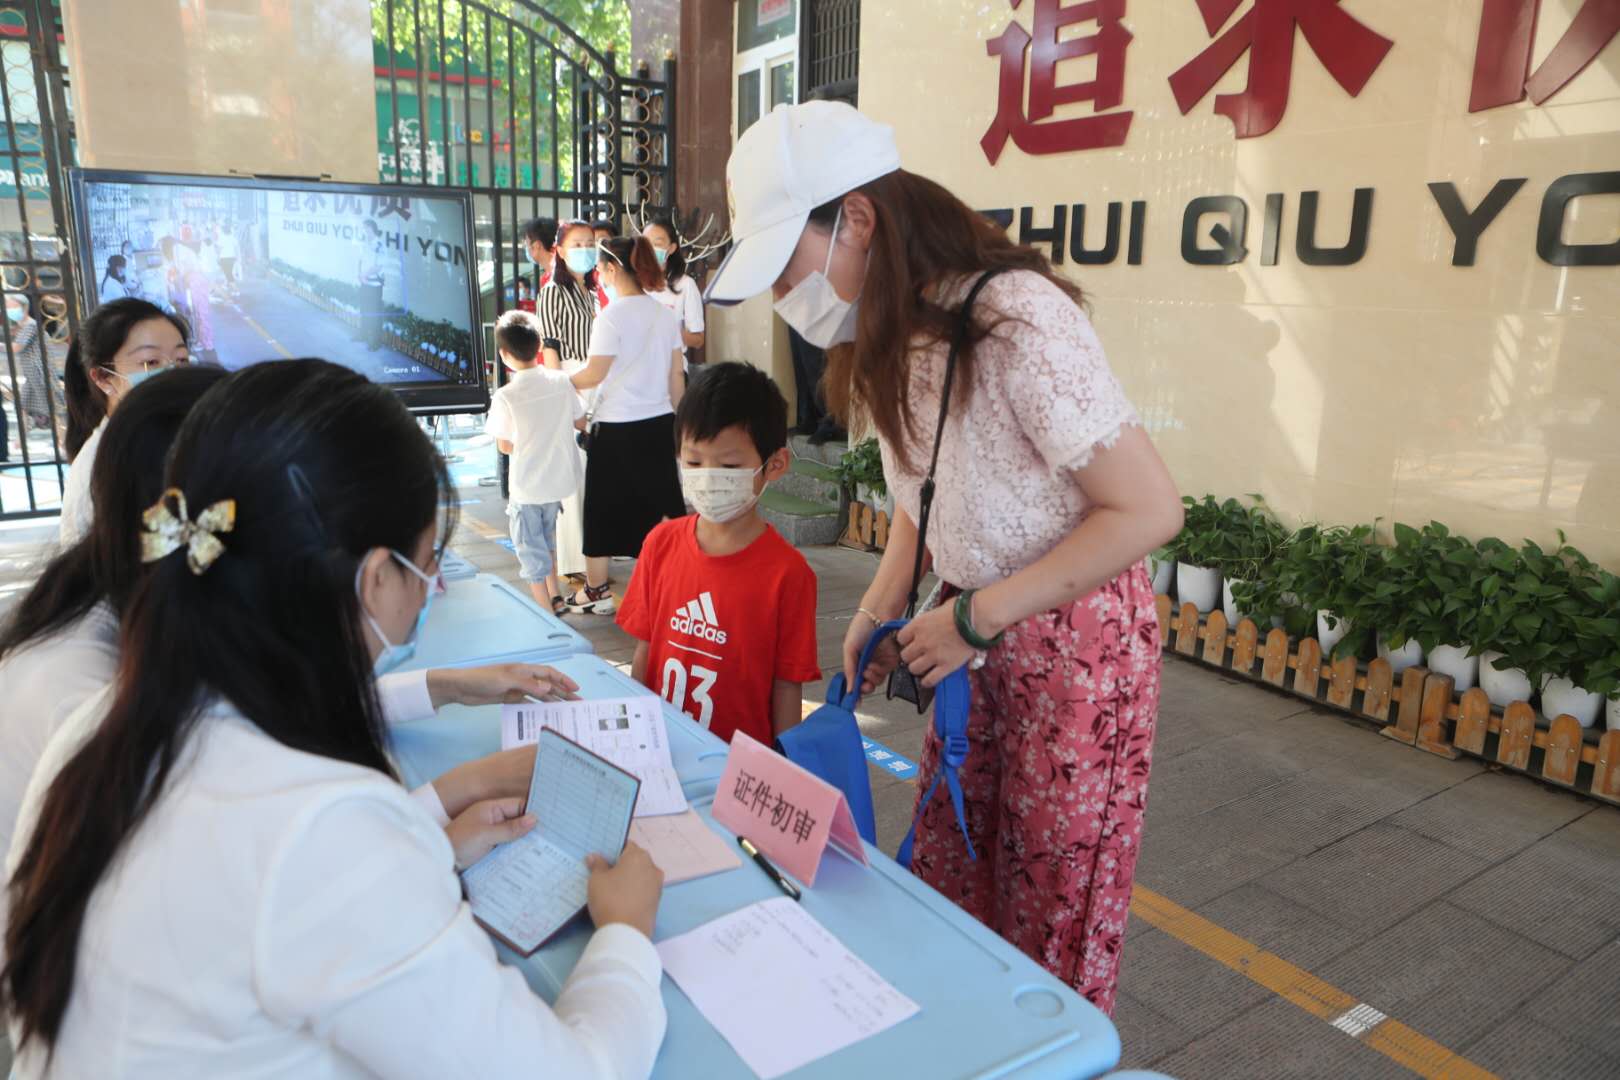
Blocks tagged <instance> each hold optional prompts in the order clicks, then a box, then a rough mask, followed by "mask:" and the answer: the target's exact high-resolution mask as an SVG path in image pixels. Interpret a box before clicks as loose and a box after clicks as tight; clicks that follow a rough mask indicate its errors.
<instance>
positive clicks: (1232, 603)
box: [1221, 580, 1244, 626]
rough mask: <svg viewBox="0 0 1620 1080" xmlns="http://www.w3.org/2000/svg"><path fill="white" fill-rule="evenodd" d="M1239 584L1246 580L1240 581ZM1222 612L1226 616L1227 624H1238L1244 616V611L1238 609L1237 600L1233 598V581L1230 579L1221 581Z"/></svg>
mask: <svg viewBox="0 0 1620 1080" xmlns="http://www.w3.org/2000/svg"><path fill="white" fill-rule="evenodd" d="M1238 584H1239V585H1242V584H1244V582H1242V581H1239V582H1238ZM1221 613H1222V614H1223V615H1225V616H1226V625H1227V626H1236V625H1237V624H1238V620H1239V619H1241V618H1243V614H1244V613H1243V612H1241V611H1239V610H1238V607H1237V601H1236V600H1234V599H1232V582H1231V581H1230V580H1226V581H1223V582H1221Z"/></svg>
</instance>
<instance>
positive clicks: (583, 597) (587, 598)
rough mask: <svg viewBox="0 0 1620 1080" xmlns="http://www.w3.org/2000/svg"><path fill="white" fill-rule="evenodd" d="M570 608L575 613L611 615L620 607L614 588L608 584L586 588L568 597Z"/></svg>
mask: <svg viewBox="0 0 1620 1080" xmlns="http://www.w3.org/2000/svg"><path fill="white" fill-rule="evenodd" d="M567 603H568V610H569V611H571V612H573V613H574V614H575V615H611V614H613V612H614V610H615V609H616V608H617V607H618V601H617V600H615V599H614V598H613V590H612V589H610V588H609V587H608V586H606V585H599V586H597V587H596V588H594V589H593V588H591V587H590V586H589V585H587V586H586V587H585V588H583V589H581V590H579V591H578V592H576V593H575V594H574V595H573V596H570V597H569V598H568V601H567Z"/></svg>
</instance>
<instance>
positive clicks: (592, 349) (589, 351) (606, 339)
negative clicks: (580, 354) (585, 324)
mask: <svg viewBox="0 0 1620 1080" xmlns="http://www.w3.org/2000/svg"><path fill="white" fill-rule="evenodd" d="M616 322H617V320H616V319H615V318H614V317H613V316H611V315H609V314H608V311H607V309H604V310H603V312H602V314H600V315H598V316H597V317H596V321H595V322H593V323H591V343H590V345H589V346H588V347H586V349H585V355H586V356H587V357H590V356H618V355H619V328H618V326H617V325H616Z"/></svg>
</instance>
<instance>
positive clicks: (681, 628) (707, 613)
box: [669, 593, 726, 645]
mask: <svg viewBox="0 0 1620 1080" xmlns="http://www.w3.org/2000/svg"><path fill="white" fill-rule="evenodd" d="M669 628H670V629H671V630H673V631H675V632H676V633H677V634H690V635H692V636H693V637H695V638H702V639H703V640H704V641H712V642H713V643H714V644H716V645H724V644H725V643H726V632H725V631H724V630H722V629H720V617H719V616H718V615H716V614H715V613H714V598H713V597H712V596H710V595H709V594H708V593H704V594H703V595H702V596H699V597H698V598H697V599H696V600H691V601H688V602H687V605H686V606H685V607H683V608H681V609H680V610H679V611H677V612H675V614H673V615H671V616H670V617H669Z"/></svg>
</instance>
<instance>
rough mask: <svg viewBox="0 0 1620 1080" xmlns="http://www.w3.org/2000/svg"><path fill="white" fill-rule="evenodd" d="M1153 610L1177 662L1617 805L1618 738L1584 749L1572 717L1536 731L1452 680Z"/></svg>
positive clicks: (1193, 610)
mask: <svg viewBox="0 0 1620 1080" xmlns="http://www.w3.org/2000/svg"><path fill="white" fill-rule="evenodd" d="M1158 604H1159V628H1160V632H1161V634H1162V635H1163V642H1164V646H1165V648H1166V649H1169V650H1172V651H1174V652H1176V653H1177V654H1179V655H1181V656H1185V657H1189V658H1191V659H1194V660H1198V661H1200V662H1202V663H1204V664H1207V665H1209V666H1210V667H1214V668H1218V669H1220V670H1221V671H1223V672H1226V673H1229V674H1232V675H1237V676H1239V677H1242V678H1246V679H1251V680H1254V681H1255V682H1261V683H1265V684H1267V685H1269V686H1273V687H1276V688H1277V689H1279V690H1286V691H1289V692H1291V693H1294V694H1297V695H1299V696H1300V697H1302V698H1305V699H1307V700H1309V701H1312V702H1315V703H1317V704H1320V705H1328V706H1331V707H1333V708H1336V709H1341V710H1343V711H1345V712H1348V713H1352V714H1354V715H1356V716H1360V717H1362V718H1364V719H1367V720H1371V721H1373V722H1374V723H1377V724H1381V725H1383V727H1382V729H1381V734H1383V735H1385V736H1387V737H1389V738H1391V739H1394V740H1396V741H1397V742H1401V743H1405V744H1406V745H1408V746H1415V747H1417V748H1418V749H1420V750H1426V751H1428V752H1429V753H1431V754H1437V755H1439V756H1440V757H1444V758H1451V759H1454V758H1457V757H1459V756H1461V755H1463V754H1468V755H1470V756H1473V757H1478V758H1484V759H1485V760H1486V761H1490V762H1493V763H1495V764H1497V765H1500V766H1502V767H1503V768H1507V769H1514V770H1517V771H1519V772H1523V773H1528V774H1530V775H1532V776H1535V777H1539V778H1540V779H1542V780H1545V781H1548V782H1549V783H1553V784H1557V785H1559V786H1561V787H1566V788H1570V789H1572V790H1575V791H1578V792H1580V793H1581V794H1585V795H1591V796H1592V797H1593V798H1597V799H1602V800H1604V801H1606V802H1611V803H1615V804H1617V805H1620V731H1609V732H1604V733H1603V734H1602V736H1601V737H1600V738H1599V739H1598V740H1597V741H1596V742H1595V743H1592V742H1587V741H1586V739H1585V733H1584V732H1583V730H1582V728H1581V725H1580V723H1579V722H1578V721H1576V719H1575V718H1574V717H1573V716H1560V717H1558V718H1557V719H1556V720H1554V721H1553V722H1552V725H1551V727H1549V728H1546V729H1542V728H1538V727H1537V726H1536V713H1535V710H1533V709H1532V708H1531V707H1530V706H1529V704H1527V703H1526V702H1522V701H1521V702H1516V703H1514V704H1512V705H1509V706H1508V707H1507V709H1506V710H1505V711H1498V710H1495V709H1493V708H1492V707H1491V702H1490V699H1489V698H1487V697H1486V696H1485V691H1483V690H1481V689H1479V688H1478V687H1475V688H1474V689H1472V690H1469V691H1467V692H1466V693H1464V694H1462V695H1461V696H1459V695H1457V694H1456V692H1455V688H1454V686H1453V683H1452V679H1451V676H1449V675H1441V674H1438V673H1436V672H1431V671H1429V670H1428V669H1426V668H1423V667H1412V668H1407V669H1406V670H1405V671H1404V672H1402V673H1401V677H1400V678H1399V679H1398V680H1397V679H1396V678H1395V677H1394V675H1393V673H1392V672H1391V671H1390V666H1389V662H1388V661H1386V660H1383V659H1377V660H1374V661H1372V663H1370V664H1367V665H1362V664H1360V663H1358V662H1357V660H1356V659H1355V657H1345V658H1344V659H1341V660H1337V661H1335V660H1332V659H1331V658H1326V657H1324V656H1323V655H1322V647H1321V645H1320V644H1319V643H1318V642H1317V641H1316V639H1315V638H1303V639H1300V640H1298V641H1294V640H1293V639H1291V638H1290V637H1289V636H1288V634H1287V632H1286V631H1283V630H1272V631H1270V632H1269V633H1267V634H1266V635H1265V636H1264V638H1262V637H1261V634H1260V628H1259V627H1258V626H1256V625H1255V623H1254V622H1253V620H1251V619H1242V620H1240V621H1239V622H1238V624H1237V627H1236V629H1233V628H1231V627H1229V626H1228V625H1227V622H1226V616H1225V615H1224V614H1223V613H1222V612H1220V611H1212V612H1210V613H1209V614H1208V615H1200V614H1199V612H1198V608H1197V607H1196V606H1195V605H1193V604H1183V605H1182V606H1181V610H1180V611H1175V610H1174V609H1173V606H1172V604H1171V602H1170V598H1169V597H1168V596H1161V597H1159V599H1158ZM1537 750H1539V751H1541V753H1540V755H1539V761H1536V760H1534V759H1535V758H1536V756H1537V755H1535V753H1534V752H1535V751H1537ZM1583 765H1584V766H1589V767H1590V772H1586V771H1584V770H1583V769H1582V766H1583Z"/></svg>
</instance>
